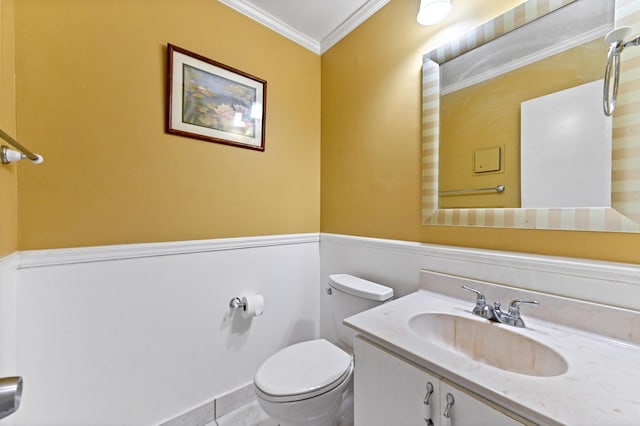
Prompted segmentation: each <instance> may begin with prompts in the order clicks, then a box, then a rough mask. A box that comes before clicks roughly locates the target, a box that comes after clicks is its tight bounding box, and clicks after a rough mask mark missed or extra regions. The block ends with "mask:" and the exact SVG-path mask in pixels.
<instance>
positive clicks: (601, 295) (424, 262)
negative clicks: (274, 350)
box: [320, 234, 640, 341]
mask: <svg viewBox="0 0 640 426" xmlns="http://www.w3.org/2000/svg"><path fill="white" fill-rule="evenodd" d="M320 259H321V262H320V287H321V289H320V295H321V297H320V334H321V335H322V336H324V337H326V338H327V339H329V340H333V341H335V333H334V332H333V328H332V327H333V324H332V320H331V316H330V311H329V309H328V305H327V299H328V298H327V297H325V296H324V288H325V287H326V283H327V282H328V276H329V275H330V274H335V273H346V274H352V275H357V276H360V277H362V278H366V279H368V280H371V281H374V282H378V283H380V284H384V285H387V286H389V287H392V288H393V289H394V293H395V297H401V296H404V295H406V294H409V293H411V292H413V291H416V290H417V289H418V287H419V285H420V270H421V269H426V270H430V271H435V272H443V273H446V274H452V275H457V276H460V277H466V278H471V279H477V280H482V281H488V282H492V283H497V284H503V285H508V286H512V287H517V288H522V289H527V290H532V291H538V292H543V293H549V294H556V295H560V296H566V297H570V298H575V299H579V300H587V301H591V302H596V303H602V304H606V305H611V306H619V307H623V308H628V309H633V310H637V311H640V266H639V265H631V264H621V263H611V262H596V261H589V260H584V259H571V258H562V257H553V256H539V255H530V254H526V253H509V252H501V251H493V250H479V249H471V248H464V247H448V246H440V245H433V244H421V243H416V242H410V241H394V240H382V239H375V238H363V237H354V236H348V235H335V234H322V235H321V238H320ZM460 297H461V298H464V297H469V303H470V304H471V305H472V304H473V302H474V298H473V295H470V296H469V295H467V294H466V292H464V291H463V290H460ZM507 302H508V301H506V300H505V301H503V303H507ZM471 305H470V306H471Z"/></svg>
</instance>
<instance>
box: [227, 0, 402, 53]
mask: <svg viewBox="0 0 640 426" xmlns="http://www.w3.org/2000/svg"><path fill="white" fill-rule="evenodd" d="M218 1H220V2H221V3H223V4H225V5H227V6H229V7H230V8H232V9H234V10H235V11H237V12H240V13H242V14H243V15H245V16H247V17H249V18H251V19H253V20H254V21H256V22H258V23H260V24H262V25H264V26H265V27H267V28H269V29H271V30H273V31H275V32H277V33H278V34H280V35H282V36H284V37H286V38H288V39H289V40H291V41H293V42H295V43H298V44H299V45H301V46H302V47H305V48H307V49H309V50H311V51H312V52H313V53H315V54H317V55H322V54H323V53H324V52H326V51H327V50H329V49H330V48H331V47H333V45H335V44H336V43H337V42H339V41H340V40H342V39H343V38H344V37H346V36H347V34H349V33H350V32H351V31H353V30H354V29H355V28H356V27H358V26H359V25H360V24H362V23H363V22H364V21H366V20H367V19H369V17H371V15H373V14H374V13H376V12H377V11H378V10H380V9H381V8H382V7H383V6H384V5H386V4H387V3H388V2H389V1H390V0H368V1H367V2H366V3H365V4H364V5H362V6H361V7H360V8H359V9H358V10H356V11H355V12H354V13H353V14H351V16H349V18H347V19H346V20H345V21H344V22H342V23H341V24H340V25H338V26H337V27H336V28H335V29H334V30H333V31H331V33H329V35H327V36H326V37H325V38H324V39H322V40H321V41H319V40H315V39H313V38H311V37H309V36H308V35H306V34H303V33H301V32H300V31H298V30H295V29H293V28H292V27H290V26H289V25H287V24H286V23H284V22H282V21H281V20H279V19H277V18H275V17H273V16H272V15H270V14H269V13H267V12H265V11H264V10H262V9H260V8H257V7H255V6H254V5H252V4H250V3H249V2H248V1H247V0H218Z"/></svg>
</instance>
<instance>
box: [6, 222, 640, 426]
mask: <svg viewBox="0 0 640 426" xmlns="http://www.w3.org/2000/svg"><path fill="white" fill-rule="evenodd" d="M319 240H320V243H319ZM16 268H17V269H16ZM421 269H428V270H432V271H437V272H444V273H448V274H454V275H458V276H462V277H467V278H474V279H479V280H484V281H489V282H494V283H500V284H506V285H511V286H514V287H520V288H525V289H530V290H534V291H541V292H546V293H552V294H559V295H563V296H567V297H574V298H578V299H582V300H590V301H595V302H600V303H605V304H609V305H614V306H621V307H626V308H629V309H634V310H640V267H639V266H638V265H626V264H615V263H607V262H593V261H586V260H582V259H567V258H557V257H549V256H534V255H527V254H522V253H505V252H498V251H489V250H477V249H468V248H460V247H446V246H437V245H429V244H420V243H414V242H407V241H391V240H380V239H373V238H361V237H352V236H344V235H333V234H322V235H321V236H320V237H319V236H318V235H317V234H304V235H289V236H275V237H256V238H238V239H228V240H212V241H198V242H178V243H168V244H139V245H125V246H108V247H91V248H85V249H61V250H43V251H34V252H23V253H20V254H19V256H11V257H10V258H8V259H5V260H4V261H2V262H0V309H1V310H0V357H2V358H0V367H2V368H3V370H2V371H3V372H4V373H3V374H5V375H14V374H20V375H22V376H23V377H24V379H25V388H24V397H23V400H22V407H21V408H20V410H19V411H18V413H17V414H15V415H13V416H10V417H7V418H6V419H4V420H1V421H0V424H2V425H7V424H14V423H15V424H16V425H35V424H37V425H41V426H50V425H64V426H72V425H84V426H86V425H92V426H94V425H101V424H102V425H106V424H109V425H114V424H118V425H136V426H140V425H152V424H158V423H161V422H162V421H165V420H168V419H171V418H174V417H176V416H177V415H179V414H181V413H183V412H185V411H187V410H189V409H191V408H194V407H197V406H199V405H201V404H202V403H204V402H208V401H210V400H212V399H213V398H215V397H218V396H220V395H223V394H226V393H228V392H230V391H233V390H235V389H237V388H240V387H242V386H244V385H246V384H248V383H250V382H251V380H252V377H253V374H254V372H255V371H256V369H257V368H258V366H259V365H260V364H261V363H262V362H263V361H264V359H266V358H267V357H268V356H270V355H271V354H272V353H274V352H276V351H277V350H279V349H281V348H282V347H284V346H287V345H289V344H292V343H296V342H299V341H303V340H307V339H312V338H316V337H318V336H319V335H321V336H324V337H326V338H328V339H330V340H334V339H335V335H334V333H333V330H332V323H331V318H330V317H329V311H328V309H327V308H328V307H327V305H326V302H327V299H328V298H327V297H326V295H325V293H324V290H325V288H326V285H327V281H328V276H329V275H330V274H333V273H350V274H353V275H357V276H360V277H363V278H366V279H369V280H372V281H376V282H379V283H381V284H385V285H388V286H390V287H392V288H393V289H394V291H395V295H396V297H401V296H404V295H406V294H409V293H411V292H413V291H415V290H416V289H418V287H419V280H420V270H421ZM16 284H17V285H16ZM251 293H260V294H263V295H264V298H265V313H264V315H263V316H261V317H257V318H254V319H253V320H251V321H243V320H242V319H240V318H233V317H230V316H229V309H228V302H229V300H230V299H231V298H232V297H234V296H242V295H243V294H251ZM465 295H466V294H465ZM465 295H461V297H464V296H465ZM472 299H473V298H472V297H470V301H469V302H470V304H471V303H473V300H472ZM14 317H15V320H14V319H13V318H14ZM12 325H15V327H13V326H12ZM16 330H17V331H16ZM16 336H17V339H16ZM12 340H13V341H16V345H15V352H14V349H12V348H11V346H12V343H11V342H12ZM5 342H8V344H7V346H6V347H5V346H4V345H5ZM7 354H8V355H7ZM14 363H15V366H14V365H12V364H14Z"/></svg>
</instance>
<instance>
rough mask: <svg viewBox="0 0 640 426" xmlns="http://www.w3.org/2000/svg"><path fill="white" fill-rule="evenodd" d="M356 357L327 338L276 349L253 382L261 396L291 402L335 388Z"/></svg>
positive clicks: (349, 371) (266, 398)
mask: <svg viewBox="0 0 640 426" xmlns="http://www.w3.org/2000/svg"><path fill="white" fill-rule="evenodd" d="M352 371H353V359H352V357H351V356H350V355H349V354H347V353H346V352H345V351H343V350H342V349H340V348H338V347H337V346H335V345H333V344H331V343H329V342H328V341H326V340H325V339H317V340H310V341H307V342H302V343H298V344H295V345H292V346H289V347H286V348H284V349H282V350H281V351H279V352H276V353H275V354H274V355H272V356H271V357H270V358H269V359H267V360H266V361H265V362H264V363H263V364H262V366H261V367H260V368H259V369H258V372H257V373H256V375H255V378H254V383H255V386H256V392H257V393H258V395H259V396H260V397H261V398H264V399H265V400H267V401H272V402H292V401H300V400H303V399H308V398H313V397H314V396H318V395H321V394H323V393H325V392H329V391H331V390H332V389H335V388H336V387H337V386H339V385H340V384H341V383H343V382H344V381H345V380H347V379H348V378H350V376H351V374H352Z"/></svg>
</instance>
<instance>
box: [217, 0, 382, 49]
mask: <svg viewBox="0 0 640 426" xmlns="http://www.w3.org/2000/svg"><path fill="white" fill-rule="evenodd" d="M219 1H220V2H222V3H224V4H226V5H227V6H229V7H231V8H233V9H235V10H237V11H238V12H240V13H242V14H244V15H246V16H248V17H249V18H251V19H254V20H255V21H258V22H260V23H261V24H263V25H265V26H267V27H269V28H271V29H272V30H274V31H276V32H278V33H280V34H282V35H283V36H285V37H287V38H289V39H291V40H293V41H295V42H296V43H299V44H301V45H302V46H304V47H306V48H307V49H309V50H311V51H313V52H315V53H317V54H319V55H321V54H322V53H324V52H326V51H327V50H328V49H329V48H331V46H333V45H334V44H336V43H337V42H338V41H340V39H342V38H343V37H344V36H346V35H347V34H349V33H350V32H351V31H353V30H354V29H355V28H356V27H357V26H358V25H360V24H361V23H363V22H364V21H366V20H367V19H368V18H369V17H370V16H371V15H373V14H374V13H376V12H377V11H378V10H379V9H380V8H381V7H382V6H384V5H385V4H387V3H388V2H389V0H219Z"/></svg>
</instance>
